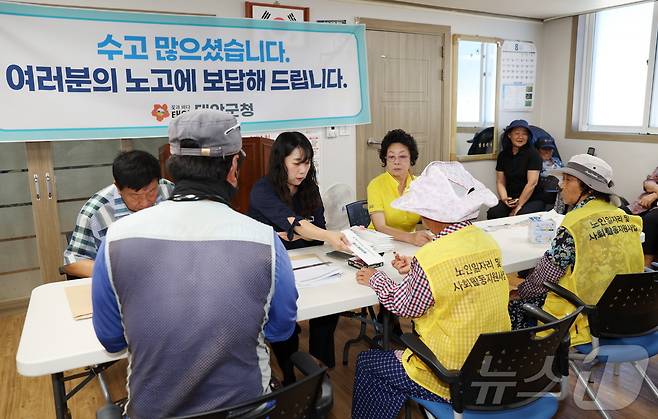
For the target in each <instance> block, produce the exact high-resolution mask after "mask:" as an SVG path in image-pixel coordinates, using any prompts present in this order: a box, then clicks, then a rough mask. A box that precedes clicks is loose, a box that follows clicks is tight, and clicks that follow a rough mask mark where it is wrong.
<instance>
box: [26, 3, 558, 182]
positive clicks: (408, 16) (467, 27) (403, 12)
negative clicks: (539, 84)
mask: <svg viewBox="0 0 658 419" xmlns="http://www.w3.org/2000/svg"><path fill="white" fill-rule="evenodd" d="M39 2H40V3H48V4H56V5H68V6H85V7H109V8H124V9H130V10H152V11H167V12H177V13H210V14H216V15H217V16H223V17H244V1H243V0H222V1H216V0H168V1H155V0H115V1H108V0H40V1H39ZM292 3H294V4H295V5H298V6H309V7H310V8H311V20H312V21H315V20H317V19H347V21H348V22H354V18H355V17H369V18H377V19H388V20H398V21H408V22H417V23H429V24H435V25H446V26H450V27H451V32H452V33H453V34H457V33H458V34H468V35H481V36H495V37H500V38H503V39H513V40H522V41H532V42H534V43H535V44H536V46H537V51H538V53H537V55H538V74H537V80H538V81H539V80H540V79H541V76H542V63H543V62H544V57H543V56H542V54H543V47H542V45H541V42H542V24H541V23H537V22H533V21H527V20H515V19H503V18H494V17H484V16H475V15H468V14H460V13H453V12H443V11H437V10H430V9H423V8H418V7H411V6H397V5H383V4H374V3H368V2H363V1H347V0H342V1H341V0H306V1H303V0H300V1H295V2H292ZM544 93H545V91H544V90H543V89H537V93H536V94H537V95H538V97H539V98H541V97H542V95H543V94H544ZM537 103H538V105H537V106H535V109H534V110H533V111H532V112H501V114H500V116H499V120H500V125H501V127H504V126H505V125H507V123H509V122H510V121H511V120H512V119H518V118H522V119H526V120H528V122H530V123H532V124H538V123H539V115H540V105H539V104H540V103H541V100H540V101H539V102H537ZM401 128H404V127H401ZM321 138H322V145H323V148H322V151H321V154H322V156H321V162H322V167H321V174H320V179H319V180H320V183H321V185H320V186H321V189H322V190H325V189H326V188H327V187H329V186H331V185H332V184H334V183H346V184H348V185H350V186H351V187H352V189H355V185H356V130H355V129H354V127H350V129H349V135H347V136H341V137H336V138H331V139H327V138H326V137H325V134H324V130H322V137H321ZM448 140H449V139H437V141H448ZM465 165H466V167H467V169H468V170H469V171H471V173H473V175H474V176H475V177H477V178H478V179H480V180H481V181H482V182H483V183H484V184H485V185H487V186H489V187H490V188H492V189H495V175H494V167H495V162H494V161H479V162H470V163H466V164H465Z"/></svg>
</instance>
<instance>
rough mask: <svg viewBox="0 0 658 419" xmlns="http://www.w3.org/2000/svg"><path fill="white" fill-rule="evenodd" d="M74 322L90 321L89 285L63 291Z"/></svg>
mask: <svg viewBox="0 0 658 419" xmlns="http://www.w3.org/2000/svg"><path fill="white" fill-rule="evenodd" d="M64 292H65V293H66V299H67V300H68V301H69V308H70V309H71V314H72V315H73V319H74V320H84V319H91V316H92V307H91V284H87V285H79V286H75V287H68V288H65V289H64Z"/></svg>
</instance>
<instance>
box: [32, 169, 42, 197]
mask: <svg viewBox="0 0 658 419" xmlns="http://www.w3.org/2000/svg"><path fill="white" fill-rule="evenodd" d="M34 193H35V195H36V198H37V201H39V200H41V193H40V192H39V175H34Z"/></svg>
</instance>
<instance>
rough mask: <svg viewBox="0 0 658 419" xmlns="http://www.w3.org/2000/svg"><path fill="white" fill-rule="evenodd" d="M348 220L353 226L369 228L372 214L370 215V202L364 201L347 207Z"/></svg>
mask: <svg viewBox="0 0 658 419" xmlns="http://www.w3.org/2000/svg"><path fill="white" fill-rule="evenodd" d="M345 210H346V211H347V219H348V220H349V222H350V227H352V226H363V227H368V226H369V225H370V214H369V213H368V201H366V200H365V199H362V200H361V201H355V202H352V203H350V204H347V205H345Z"/></svg>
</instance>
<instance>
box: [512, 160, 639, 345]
mask: <svg viewBox="0 0 658 419" xmlns="http://www.w3.org/2000/svg"><path fill="white" fill-rule="evenodd" d="M552 174H556V175H561V176H562V181H561V182H560V186H561V188H562V191H561V192H560V194H561V196H562V199H563V200H564V203H565V204H567V205H573V206H574V207H573V209H572V210H571V211H570V212H569V213H568V214H567V215H566V216H565V217H564V220H563V221H562V225H561V226H560V227H559V228H558V231H557V235H556V236H555V238H554V239H553V241H552V243H551V247H550V248H549V250H547V251H546V253H545V254H544V256H543V257H542V258H541V259H540V260H539V263H538V264H537V266H536V267H535V269H534V271H533V272H532V273H531V274H530V275H529V276H528V277H527V278H526V280H525V281H524V282H523V283H521V284H520V285H519V287H518V290H517V292H516V294H513V295H512V301H510V305H509V310H510V317H511V319H512V327H513V328H515V329H517V328H523V327H527V326H529V325H530V324H529V323H530V322H529V320H528V319H527V318H526V317H525V316H524V315H523V311H522V310H521V306H522V305H523V303H526V302H529V303H532V304H536V305H539V306H541V305H542V304H543V306H544V310H546V311H547V312H549V313H551V314H553V315H554V316H556V317H564V316H565V315H567V314H568V313H571V312H572V311H573V310H574V307H573V306H572V305H571V304H569V303H567V302H566V301H565V300H563V299H561V298H559V297H557V296H555V295H554V294H552V293H550V294H548V296H547V291H548V290H547V289H546V288H544V287H543V286H542V283H543V282H544V281H550V282H553V283H559V284H560V285H562V286H563V287H565V288H567V289H569V290H570V291H572V292H573V293H575V294H576V295H577V296H578V297H580V298H581V299H582V300H583V301H585V302H586V303H587V304H596V302H597V301H598V300H599V298H601V295H603V292H604V291H605V290H606V288H607V287H608V285H609V284H610V281H612V279H613V278H614V277H615V275H616V274H623V273H632V272H642V270H643V269H644V257H643V254H642V245H641V242H640V232H641V231H642V220H641V218H640V217H637V216H632V215H628V214H626V213H624V211H622V210H621V209H619V208H618V206H619V203H620V200H619V197H618V196H617V195H616V194H615V191H614V189H613V182H612V168H611V167H610V165H609V164H608V163H606V162H605V161H603V160H602V159H600V158H598V157H595V156H590V155H589V154H578V155H576V156H573V157H572V158H571V160H569V162H568V163H567V165H566V166H565V167H563V168H561V169H557V170H554V171H552ZM590 341H591V336H590V334H589V325H588V323H587V318H586V317H584V316H580V317H579V318H578V319H577V320H576V323H574V325H573V326H572V328H571V344H572V345H574V346H575V345H580V344H585V343H589V342H590Z"/></svg>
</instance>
